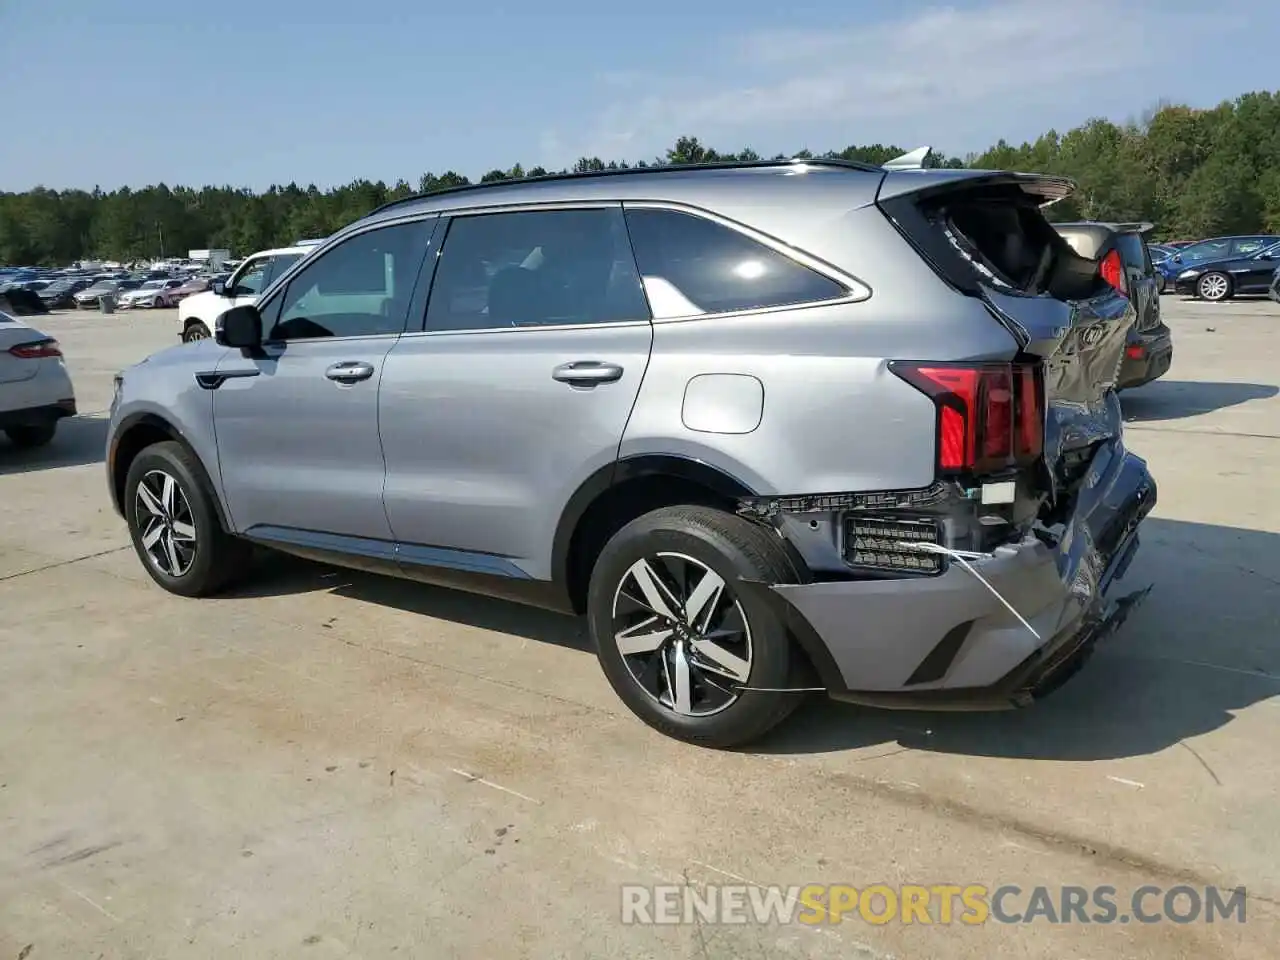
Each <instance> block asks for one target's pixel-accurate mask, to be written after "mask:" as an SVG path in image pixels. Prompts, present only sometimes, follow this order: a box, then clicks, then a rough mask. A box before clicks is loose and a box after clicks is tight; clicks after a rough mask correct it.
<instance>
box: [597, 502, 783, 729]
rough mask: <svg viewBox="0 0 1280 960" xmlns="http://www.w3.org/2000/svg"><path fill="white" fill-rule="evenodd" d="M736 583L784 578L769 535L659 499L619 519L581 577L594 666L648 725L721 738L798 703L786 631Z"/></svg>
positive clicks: (728, 517) (761, 724) (771, 722)
mask: <svg viewBox="0 0 1280 960" xmlns="http://www.w3.org/2000/svg"><path fill="white" fill-rule="evenodd" d="M741 580H752V581H764V582H766V583H786V582H794V580H795V574H794V571H793V570H792V567H791V564H790V562H789V561H788V559H787V556H786V553H785V552H784V551H783V549H782V546H781V544H780V543H779V542H778V541H777V538H776V537H775V536H774V535H773V534H771V533H769V532H767V531H765V530H764V529H762V528H761V527H758V526H756V525H755V524H752V523H751V522H749V521H747V520H744V519H742V518H741V517H736V516H734V515H732V514H729V513H725V512H724V511H721V510H715V509H712V508H708V507H664V508H662V509H659V510H654V511H653V512H651V513H647V514H645V515H644V516H642V517H640V518H639V519H637V520H633V521H632V522H631V523H629V524H627V525H626V526H625V527H623V528H622V529H621V530H620V531H619V532H618V533H617V534H615V535H614V537H613V538H612V539H611V540H610V541H609V542H608V543H607V544H606V545H605V547H604V550H603V551H602V552H601V554H600V557H599V559H598V560H597V562H596V565H595V568H594V570H593V571H592V575H591V585H590V589H589V592H588V602H587V613H588V618H589V621H590V625H591V633H592V636H593V638H594V639H595V642H596V648H597V655H598V657H599V659H600V665H601V667H602V668H603V670H604V672H605V676H606V677H608V679H609V683H610V684H611V685H612V686H613V689H614V691H615V692H616V693H617V694H618V696H619V697H620V698H621V699H622V701H623V702H624V703H626V705H627V706H628V707H629V708H630V709H631V710H632V712H634V713H635V714H636V715H637V716H639V717H640V719H642V720H643V721H644V722H645V723H647V724H649V725H650V726H651V727H653V728H655V729H657V730H659V731H661V732H662V733H665V734H667V735H668V736H671V737H676V738H678V739H680V740H686V741H689V742H691V743H697V744H701V745H703V746H710V747H731V746H736V745H740V744H745V743H748V742H750V741H752V740H755V739H758V738H759V737H761V736H763V735H764V734H765V733H766V732H768V731H769V730H770V729H772V728H773V727H775V726H776V725H777V724H779V723H780V722H781V721H782V720H783V719H784V718H786V716H787V715H788V714H789V713H790V712H791V711H792V710H793V709H794V708H795V707H796V706H797V705H798V704H799V702H800V699H801V698H800V695H799V694H797V693H789V692H784V691H785V690H786V688H788V686H789V685H790V680H791V672H792V671H791V661H792V649H791V640H790V637H789V636H788V635H787V632H786V629H785V628H784V626H783V625H782V623H780V622H779V621H778V619H777V617H776V616H775V615H774V613H773V612H772V611H771V610H770V609H769V608H768V607H767V606H766V605H764V604H763V603H761V602H760V600H759V599H757V598H756V596H755V595H754V593H752V592H748V591H744V590H742V589H741V586H740V581H741Z"/></svg>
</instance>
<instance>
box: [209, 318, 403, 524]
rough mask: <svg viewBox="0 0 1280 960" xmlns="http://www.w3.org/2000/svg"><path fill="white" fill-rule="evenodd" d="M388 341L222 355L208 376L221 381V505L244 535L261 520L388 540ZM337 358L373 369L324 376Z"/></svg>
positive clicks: (216, 410)
mask: <svg viewBox="0 0 1280 960" xmlns="http://www.w3.org/2000/svg"><path fill="white" fill-rule="evenodd" d="M394 343H395V338H394V337H386V336H384V337H367V338H352V339H346V338H334V339H328V340H316V341H309V342H298V343H290V344H288V345H268V346H266V347H265V348H264V350H263V355H262V356H243V355H242V354H240V353H239V352H238V351H228V352H227V353H225V354H224V355H223V356H222V358H221V359H220V361H219V363H218V365H217V368H216V374H217V378H218V379H222V380H223V382H221V383H220V384H219V386H218V387H217V388H216V389H213V390H211V391H210V395H211V397H212V403H213V414H214V419H215V423H216V431H217V450H218V462H219V467H220V472H221V475H222V489H223V495H224V498H225V500H224V502H225V505H226V509H227V513H228V515H229V517H230V520H231V522H232V524H233V525H234V527H235V529H236V530H238V531H241V532H244V533H250V534H251V533H252V532H253V529H254V528H255V527H257V526H261V525H266V526H275V527H291V528H295V529H299V530H314V531H324V532H327V533H332V534H339V535H346V536H356V537H368V538H374V539H380V540H387V541H389V540H390V539H391V530H390V527H389V525H388V523H387V515H386V510H385V509H384V507H383V505H382V485H383V479H384V475H385V470H384V466H383V459H382V445H381V442H380V440H379V434H378V383H379V380H380V378H381V375H382V368H383V361H384V359H385V358H386V356H387V353H388V352H389V351H390V349H391V347H392V345H393V344H394ZM344 362H353V363H369V364H372V365H373V366H374V369H375V371H376V372H375V374H374V376H373V377H372V378H370V379H369V380H366V381H363V382H360V383H356V384H353V385H350V386H348V385H344V384H339V383H335V382H334V381H332V380H329V379H327V378H326V376H325V371H326V370H327V369H328V368H329V367H330V366H332V365H334V364H336V363H344ZM223 378H225V379H223ZM215 382H216V381H215ZM282 419H285V420H286V421H287V423H288V429H286V430H282V429H281V428H280V423H281V420H282Z"/></svg>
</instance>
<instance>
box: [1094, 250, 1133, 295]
mask: <svg viewBox="0 0 1280 960" xmlns="http://www.w3.org/2000/svg"><path fill="white" fill-rule="evenodd" d="M1098 272H1099V273H1100V274H1101V275H1102V279H1103V280H1105V281H1107V283H1109V284H1111V286H1113V287H1115V288H1116V289H1117V290H1119V291H1120V292H1121V293H1123V294H1124V295H1125V296H1126V297H1127V296H1128V295H1129V283H1128V281H1127V280H1126V279H1125V275H1124V261H1123V260H1121V259H1120V251H1118V250H1112V251H1111V252H1110V253H1108V254H1107V255H1106V256H1105V257H1103V258H1102V262H1101V263H1100V264H1099V265H1098Z"/></svg>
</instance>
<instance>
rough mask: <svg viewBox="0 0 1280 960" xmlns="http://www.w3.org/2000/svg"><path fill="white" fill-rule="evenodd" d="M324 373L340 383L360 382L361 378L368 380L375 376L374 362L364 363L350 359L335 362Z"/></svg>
mask: <svg viewBox="0 0 1280 960" xmlns="http://www.w3.org/2000/svg"><path fill="white" fill-rule="evenodd" d="M324 375H325V376H326V377H328V378H329V379H330V380H334V381H337V382H338V383H359V382H360V381H361V380H368V379H369V378H370V377H372V376H373V364H372V363H362V362H360V361H358V360H348V361H345V362H343V363H335V364H334V365H333V366H331V367H330V368H329V369H328V370H326V371H325V372H324Z"/></svg>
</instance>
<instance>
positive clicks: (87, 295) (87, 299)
mask: <svg viewBox="0 0 1280 960" xmlns="http://www.w3.org/2000/svg"><path fill="white" fill-rule="evenodd" d="M140 286H142V281H141V280H99V281H98V282H97V283H94V284H92V285H91V286H88V287H85V288H84V289H83V290H81V291H80V292H79V293H77V294H76V295H75V296H74V297H73V298H72V299H73V300H74V301H75V305H76V306H77V307H80V308H81V309H84V308H87V307H96V306H97V305H98V300H99V298H101V297H105V296H107V295H108V294H110V295H112V296H116V297H119V296H120V294H122V293H124V292H126V291H128V290H136V289H137V288H138V287H140Z"/></svg>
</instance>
